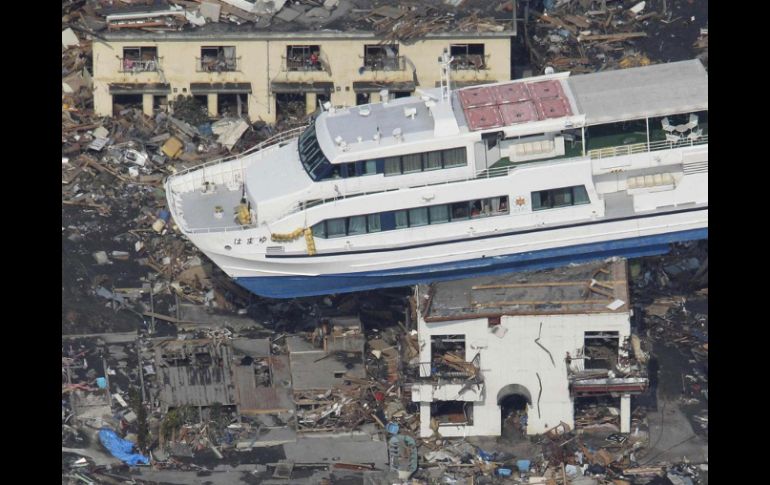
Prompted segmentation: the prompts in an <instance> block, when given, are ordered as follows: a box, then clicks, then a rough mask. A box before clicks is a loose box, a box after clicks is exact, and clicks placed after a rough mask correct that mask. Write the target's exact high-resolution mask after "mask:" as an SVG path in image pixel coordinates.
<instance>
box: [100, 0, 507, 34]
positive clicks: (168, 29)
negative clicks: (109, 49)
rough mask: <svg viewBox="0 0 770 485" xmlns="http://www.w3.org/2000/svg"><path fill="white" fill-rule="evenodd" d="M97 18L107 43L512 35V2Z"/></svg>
mask: <svg viewBox="0 0 770 485" xmlns="http://www.w3.org/2000/svg"><path fill="white" fill-rule="evenodd" d="M142 12H146V13H147V15H146V16H145V17H144V18H145V19H155V20H157V19H159V18H164V17H165V18H166V20H165V25H157V24H153V25H149V26H146V25H142V23H141V20H139V19H140V18H141V14H142ZM94 13H95V14H97V15H99V16H101V17H103V18H106V19H107V20H108V26H109V27H108V28H109V32H108V33H106V34H105V37H106V38H107V39H108V40H119V39H122V38H125V39H130V38H148V37H150V38H153V37H158V38H168V39H180V38H190V37H202V38H207V37H217V38H239V37H248V38H255V37H257V38H258V37H275V36H276V35H275V34H282V35H281V37H285V34H286V33H292V34H293V35H296V36H297V37H300V38H301V37H335V36H339V35H340V34H341V33H345V34H347V35H359V36H360V35H365V36H367V37H368V36H376V37H382V38H384V39H383V40H385V41H396V40H399V41H402V42H403V41H408V40H409V39H416V38H422V37H427V36H448V37H460V36H466V37H467V36H473V37H484V36H492V37H495V36H501V37H508V36H511V35H515V34H516V23H515V22H514V21H513V19H514V13H515V0H493V1H490V0H420V1H417V0H406V1H402V2H398V3H397V4H396V3H394V2H391V1H390V0H318V1H316V0H295V1H291V2H287V1H286V0H271V1H265V0H223V1H218V0H203V1H202V2H190V1H181V0H168V1H166V0H164V1H162V2H157V3H155V4H154V5H131V6H124V7H119V8H116V7H110V6H107V5H105V6H103V7H101V8H98V7H97V8H96V9H95V10H94ZM108 16H109V17H108ZM137 16H140V17H137ZM158 16H164V17H158ZM214 17H216V19H215V18H214ZM127 18H131V19H132V20H133V22H134V24H133V25H131V22H128V21H127ZM271 34H272V35H271Z"/></svg>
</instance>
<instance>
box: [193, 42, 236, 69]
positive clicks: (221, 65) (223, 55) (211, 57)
mask: <svg viewBox="0 0 770 485" xmlns="http://www.w3.org/2000/svg"><path fill="white" fill-rule="evenodd" d="M199 61H200V62H199V63H198V71H199V72H228V71H237V70H238V59H237V58H236V57H235V47H201V56H200V59H199Z"/></svg>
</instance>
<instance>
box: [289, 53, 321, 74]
mask: <svg viewBox="0 0 770 485" xmlns="http://www.w3.org/2000/svg"><path fill="white" fill-rule="evenodd" d="M281 59H283V71H284V72H286V71H292V72H293V71H300V72H313V71H327V69H326V67H325V66H324V62H323V61H322V60H321V58H320V57H316V58H315V59H314V58H313V57H312V56H293V57H283V56H282V57H281Z"/></svg>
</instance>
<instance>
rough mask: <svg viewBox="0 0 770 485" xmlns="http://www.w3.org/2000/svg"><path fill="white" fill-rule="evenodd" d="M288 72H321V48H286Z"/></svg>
mask: <svg viewBox="0 0 770 485" xmlns="http://www.w3.org/2000/svg"><path fill="white" fill-rule="evenodd" d="M285 70H286V71H321V70H323V65H322V63H321V47H320V46H317V45H289V46H286V69H285Z"/></svg>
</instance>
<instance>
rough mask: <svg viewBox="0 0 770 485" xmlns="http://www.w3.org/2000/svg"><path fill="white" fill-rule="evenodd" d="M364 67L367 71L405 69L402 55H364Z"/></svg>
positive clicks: (404, 60)
mask: <svg viewBox="0 0 770 485" xmlns="http://www.w3.org/2000/svg"><path fill="white" fill-rule="evenodd" d="M364 69H366V70H367V71H403V70H405V69H406V59H405V57H404V56H365V57H364Z"/></svg>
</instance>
